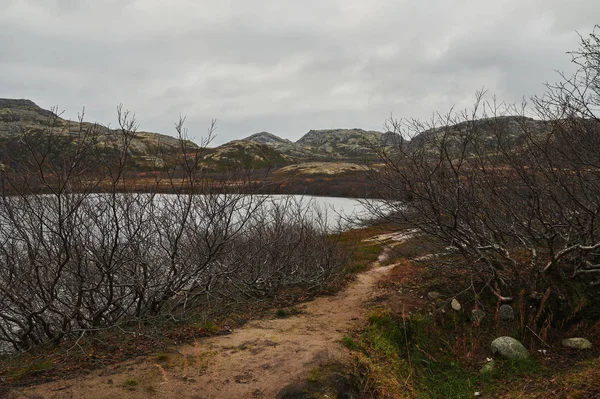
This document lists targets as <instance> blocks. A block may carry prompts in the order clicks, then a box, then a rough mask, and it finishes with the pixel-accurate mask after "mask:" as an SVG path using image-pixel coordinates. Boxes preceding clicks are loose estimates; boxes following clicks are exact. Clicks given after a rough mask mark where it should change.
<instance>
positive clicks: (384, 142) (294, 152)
mask: <svg viewBox="0 0 600 399" xmlns="http://www.w3.org/2000/svg"><path fill="white" fill-rule="evenodd" d="M50 123H54V124H55V125H56V128H58V131H59V132H60V133H61V134H64V135H73V134H75V133H76V132H77V131H78V130H79V127H80V126H79V124H78V123H76V122H72V121H67V120H64V119H62V118H58V117H57V116H56V115H54V114H53V113H52V111H48V110H44V109H42V108H40V107H38V106H37V105H36V104H35V103H33V102H32V101H30V100H13V99H0V142H6V141H7V140H8V141H10V140H15V139H16V138H17V137H18V136H19V135H20V134H22V133H24V132H36V131H43V130H47V129H48V128H49V127H50V126H49V124H50ZM467 123H471V124H472V125H470V126H468V129H466V128H467ZM473 123H474V124H473ZM92 126H93V127H95V128H96V129H97V131H98V132H99V134H100V137H102V136H105V137H109V136H110V135H113V134H115V131H113V130H110V129H109V128H107V127H104V126H98V125H92V124H89V123H84V127H85V128H86V129H87V128H91V127H92ZM544 126H545V122H542V121H538V120H534V119H530V118H525V117H519V116H507V117H500V118H496V119H481V120H478V121H475V122H463V123H459V124H457V125H453V126H449V127H438V128H435V129H429V130H426V131H424V132H421V133H419V134H417V135H416V136H415V137H413V138H412V140H411V141H410V142H409V141H404V142H403V141H402V140H401V138H400V136H399V135H398V134H396V133H393V132H385V133H382V132H378V131H367V130H363V129H357V128H354V129H328V130H310V131H309V132H308V133H306V134H305V135H304V136H302V137H301V138H300V139H299V140H298V141H296V142H293V141H290V140H288V139H284V138H281V137H278V136H276V135H274V134H272V133H269V132H259V133H255V134H252V135H251V136H248V137H246V138H245V139H242V140H234V141H231V142H228V143H226V144H223V145H221V146H219V147H216V148H212V149H207V151H206V155H205V157H204V162H205V165H206V167H208V168H209V169H212V170H216V171H219V170H227V169H232V168H239V167H244V168H259V169H260V168H270V169H279V168H282V167H284V166H288V165H298V164H306V163H311V162H312V163H315V164H313V166H314V165H317V164H318V165H324V164H325V163H327V162H334V163H351V164H357V163H361V162H362V161H364V160H375V159H376V155H375V152H374V151H373V149H374V147H378V148H381V147H384V148H389V149H392V148H394V147H397V146H398V145H408V146H417V147H425V148H427V147H428V146H435V145H436V142H437V141H439V139H440V138H441V137H443V136H445V137H446V139H448V140H449V141H450V142H453V141H456V142H457V143H458V142H459V141H460V137H461V135H463V134H464V132H465V131H467V130H468V131H473V129H474V130H475V131H476V132H477V140H479V141H483V143H484V145H485V146H494V145H495V144H496V143H497V137H496V133H497V132H498V131H499V130H501V131H502V132H503V133H502V137H503V140H506V141H508V142H518V141H519V140H520V139H521V138H522V132H523V129H527V130H529V131H534V132H535V131H542V130H543V129H545V127H544ZM189 145H190V148H192V149H193V148H197V147H196V146H195V145H194V144H192V143H189ZM178 151H179V142H178V140H177V139H175V138H174V137H171V136H167V135H162V134H158V133H150V132H138V134H137V137H136V139H135V140H134V141H133V143H132V145H131V155H132V159H133V161H134V164H135V165H136V166H137V167H138V168H139V169H140V170H144V169H150V168H155V167H157V166H158V167H161V166H162V165H164V164H165V163H168V162H169V158H170V157H173V156H174V155H175V154H177V153H178ZM0 155H1V154H0ZM305 169H306V168H300V169H298V168H292V169H290V170H289V171H288V172H291V171H297V172H298V173H299V174H302V171H304V170H305ZM308 169H310V170H312V171H313V172H314V167H311V168H308ZM308 169H306V170H308Z"/></svg>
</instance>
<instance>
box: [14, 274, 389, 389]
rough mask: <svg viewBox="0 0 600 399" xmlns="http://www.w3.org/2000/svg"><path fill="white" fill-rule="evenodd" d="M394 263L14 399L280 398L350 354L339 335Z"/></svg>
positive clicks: (356, 322) (357, 318)
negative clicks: (270, 312)
mask: <svg viewBox="0 0 600 399" xmlns="http://www.w3.org/2000/svg"><path fill="white" fill-rule="evenodd" d="M377 263H378V262H377ZM392 267H393V265H391V266H386V267H374V268H372V269H370V270H369V271H367V272H365V273H362V274H360V275H358V276H357V279H356V281H354V282H352V283H351V284H350V285H349V286H348V287H347V288H346V289H345V290H344V291H342V292H340V293H338V294H337V295H335V296H329V297H320V298H317V299H316V300H314V301H312V302H307V303H305V304H301V305H300V306H299V307H300V308H301V309H302V310H303V313H302V314H300V315H296V316H292V317H289V318H285V319H272V320H258V321H252V322H250V323H248V324H247V325H246V326H244V327H242V328H240V329H238V330H236V331H234V332H233V333H232V334H230V335H226V336H218V337H212V338H206V339H202V340H199V341H198V342H197V344H196V345H193V346H192V345H188V346H181V347H178V348H175V351H176V352H177V353H175V355H171V356H174V358H175V360H174V361H170V362H169V365H168V366H165V367H164V368H161V367H159V366H157V364H156V360H154V359H152V358H141V359H137V360H136V361H132V362H128V363H126V364H121V365H118V366H113V367H110V368H108V369H105V370H101V371H96V372H93V373H91V374H89V375H87V376H83V377H80V378H77V379H72V380H62V381H55V382H52V383H47V384H43V385H38V386H35V387H32V388H28V389H24V390H19V392H13V393H11V394H9V397H10V398H36V399H38V398H91V399H94V398H148V397H155V398H194V399H212V398H275V397H276V396H277V393H278V392H279V391H280V390H281V389H282V388H284V387H285V386H287V385H289V384H290V383H295V382H300V381H303V380H305V379H306V376H307V375H308V373H309V372H310V370H311V369H312V368H314V367H317V366H320V365H324V364H327V363H330V362H335V361H343V360H344V359H345V358H346V357H347V355H348V352H347V350H346V349H345V348H344V347H343V345H342V344H341V343H340V340H341V338H342V337H343V336H344V334H345V333H347V332H350V331H352V330H353V329H356V328H357V327H359V326H360V325H361V323H363V322H364V318H365V311H366V309H365V304H366V302H368V300H369V298H371V297H372V296H373V295H375V294H376V293H375V290H376V288H375V287H376V284H375V283H376V282H377V281H378V280H379V279H380V278H381V277H382V276H383V275H384V274H385V273H387V272H388V271H389V270H390V269H391V268H392ZM171 360H172V359H171Z"/></svg>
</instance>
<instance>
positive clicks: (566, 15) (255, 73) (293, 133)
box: [0, 0, 600, 143]
mask: <svg viewBox="0 0 600 399" xmlns="http://www.w3.org/2000/svg"><path fill="white" fill-rule="evenodd" d="M3 4H4V5H3V8H4V9H5V12H3V13H0V24H1V26H2V30H0V40H1V41H2V43H3V45H2V46H3V47H2V53H1V54H0V96H5V97H28V98H30V99H32V100H34V101H36V102H37V103H38V104H39V105H41V106H44V107H50V106H52V105H56V104H58V105H60V106H61V107H62V108H64V109H65V110H66V115H67V116H69V117H72V118H74V117H75V116H76V115H77V112H78V111H79V110H80V109H81V107H82V106H84V105H85V106H86V112H87V116H88V117H89V118H90V119H92V120H98V121H100V122H104V123H108V122H111V121H114V119H115V112H114V110H115V107H116V105H117V104H118V103H121V102H122V103H124V105H125V106H126V107H129V108H131V109H132V110H133V111H135V112H136V114H137V117H138V119H139V121H140V124H141V128H143V129H145V130H153V131H160V132H164V133H167V134H173V123H174V122H175V119H177V117H178V115H179V114H180V113H182V114H185V115H187V116H188V119H187V121H188V128H189V130H190V134H191V135H192V136H197V137H198V136H200V135H202V134H204V133H205V131H206V128H207V126H208V125H209V123H210V120H211V119H212V118H217V119H218V120H219V130H218V132H219V137H218V139H217V140H216V141H215V143H222V142H225V141H227V140H230V139H233V138H241V137H244V136H246V135H248V134H250V133H253V132H256V131H262V130H267V131H271V132H273V133H275V134H280V135H282V136H286V137H289V138H298V137H300V136H301V135H302V134H303V133H305V132H306V131H308V130H309V129H311V128H327V127H330V128H331V127H364V128H369V129H381V128H382V125H383V123H384V122H385V118H386V117H387V116H389V114H390V113H391V112H393V113H394V115H398V116H415V117H420V118H427V117H428V116H430V115H431V114H432V112H434V111H436V110H439V111H441V112H445V111H446V110H448V109H449V108H450V107H451V106H452V105H457V106H458V107H467V106H469V105H470V104H471V103H472V101H473V93H474V92H475V91H476V90H477V89H479V88H481V87H483V86H485V87H487V88H488V89H489V91H490V92H491V93H496V94H497V95H498V97H499V98H501V99H504V100H506V101H519V100H520V99H521V98H522V97H523V96H524V95H525V96H527V95H531V94H535V93H540V92H541V91H542V90H543V85H542V83H543V82H545V81H553V80H555V79H556V78H557V76H556V74H555V72H554V70H556V69H560V70H567V71H568V70H569V68H570V65H569V57H568V56H567V55H565V52H566V51H569V50H572V49H574V48H576V47H577V40H578V37H577V34H576V31H579V32H581V33H583V34H585V33H588V32H589V31H591V29H592V28H593V24H594V23H595V22H600V21H594V18H595V16H597V15H600V3H598V2H596V1H594V0H574V1H571V2H563V1H559V0H550V1H541V0H532V1H529V2H523V1H517V0H503V1H489V0H486V1H470V0H461V1H446V0H435V1H428V2H414V1H407V0H406V1H393V0H371V1H369V2H365V1H362V0H360V1H359V0H310V1H302V2H298V1H282V0H229V1H221V2H214V1H209V0H202V1H193V0H177V1H171V2H165V1H162V0H129V1H115V0H110V1H102V2H98V1H73V0H29V1H27V0H21V1H5V2H4V3H3Z"/></svg>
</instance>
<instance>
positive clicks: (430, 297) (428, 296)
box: [427, 291, 440, 301]
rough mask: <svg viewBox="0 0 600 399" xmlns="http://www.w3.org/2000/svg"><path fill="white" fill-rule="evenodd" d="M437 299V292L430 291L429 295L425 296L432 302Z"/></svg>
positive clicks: (438, 295)
mask: <svg viewBox="0 0 600 399" xmlns="http://www.w3.org/2000/svg"><path fill="white" fill-rule="evenodd" d="M439 297H440V293H439V292H437V291H431V292H430V293H428V294H427V298H429V299H430V300H432V301H435V300H436V299H438V298H439Z"/></svg>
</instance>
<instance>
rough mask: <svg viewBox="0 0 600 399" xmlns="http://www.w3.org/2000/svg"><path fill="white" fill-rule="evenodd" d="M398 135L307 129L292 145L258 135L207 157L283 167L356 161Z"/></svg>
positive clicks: (396, 139) (222, 161)
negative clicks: (298, 164)
mask: <svg viewBox="0 0 600 399" xmlns="http://www.w3.org/2000/svg"><path fill="white" fill-rule="evenodd" d="M398 142H399V136H398V135H396V134H394V133H391V132H388V133H381V132H377V131H366V130H362V129H332V130H311V131H309V132H308V133H306V134H305V135H304V136H302V137H301V138H300V139H299V140H298V141H296V142H293V141H290V140H287V139H283V138H281V137H278V136H276V135H274V134H272V133H268V132H260V133H256V134H253V135H251V136H249V137H247V138H245V139H242V140H235V141H231V142H229V143H226V144H223V145H222V146H220V147H217V148H215V149H214V151H213V152H212V153H211V154H210V155H209V156H208V157H207V158H208V160H209V161H211V162H213V163H215V164H219V163H220V164H225V165H231V164H243V165H246V166H248V165H254V166H261V165H262V166H266V165H269V166H284V165H291V164H297V163H300V162H342V161H350V162H357V161H363V160H365V159H373V158H374V157H375V153H374V152H373V149H372V147H373V146H379V145H385V146H390V145H394V144H397V143H398Z"/></svg>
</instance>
